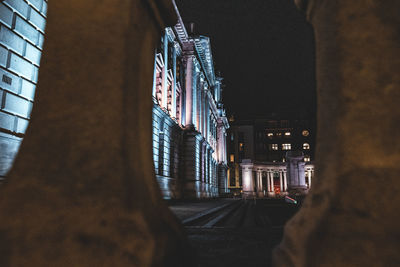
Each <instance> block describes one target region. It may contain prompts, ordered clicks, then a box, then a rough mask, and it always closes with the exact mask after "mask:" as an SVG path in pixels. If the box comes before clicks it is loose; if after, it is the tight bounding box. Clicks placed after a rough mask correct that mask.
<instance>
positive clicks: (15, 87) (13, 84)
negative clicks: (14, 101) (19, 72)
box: [0, 68, 22, 94]
mask: <svg viewBox="0 0 400 267" xmlns="http://www.w3.org/2000/svg"><path fill="white" fill-rule="evenodd" d="M21 82H22V79H21V78H20V77H18V76H16V75H14V74H12V73H10V72H8V71H6V70H4V69H1V68H0V87H1V88H3V89H6V90H7V91H10V92H13V93H15V94H18V93H19V89H20V88H21Z"/></svg>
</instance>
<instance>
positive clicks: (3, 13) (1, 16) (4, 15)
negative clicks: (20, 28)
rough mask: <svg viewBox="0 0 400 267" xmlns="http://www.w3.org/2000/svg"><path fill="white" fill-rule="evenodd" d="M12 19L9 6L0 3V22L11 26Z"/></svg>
mask: <svg viewBox="0 0 400 267" xmlns="http://www.w3.org/2000/svg"><path fill="white" fill-rule="evenodd" d="M12 19H13V12H12V10H11V9H10V8H8V7H7V6H5V5H4V4H3V3H0V22H2V23H4V24H5V25H7V26H8V27H10V28H11V26H12Z"/></svg>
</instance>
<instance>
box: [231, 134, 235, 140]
mask: <svg viewBox="0 0 400 267" xmlns="http://www.w3.org/2000/svg"><path fill="white" fill-rule="evenodd" d="M234 139H235V136H234V135H233V133H232V134H231V141H233V140H234Z"/></svg>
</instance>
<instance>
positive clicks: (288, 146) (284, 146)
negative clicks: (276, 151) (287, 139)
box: [282, 144, 292, 150]
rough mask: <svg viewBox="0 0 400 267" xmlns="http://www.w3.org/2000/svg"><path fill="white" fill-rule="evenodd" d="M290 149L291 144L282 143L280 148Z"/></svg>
mask: <svg viewBox="0 0 400 267" xmlns="http://www.w3.org/2000/svg"><path fill="white" fill-rule="evenodd" d="M290 149H292V145H291V144H282V150H290Z"/></svg>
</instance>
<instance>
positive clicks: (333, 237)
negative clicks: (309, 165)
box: [274, 0, 400, 266]
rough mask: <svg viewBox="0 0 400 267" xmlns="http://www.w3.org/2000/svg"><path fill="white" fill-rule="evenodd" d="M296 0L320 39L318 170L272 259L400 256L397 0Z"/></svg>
mask: <svg viewBox="0 0 400 267" xmlns="http://www.w3.org/2000/svg"><path fill="white" fill-rule="evenodd" d="M296 2H298V4H300V5H301V6H302V7H304V8H305V10H304V13H305V14H306V15H307V19H308V20H309V21H310V22H311V24H312V25H313V27H314V33H315V39H316V40H315V44H316V66H317V72H316V74H317V76H316V79H317V85H318V88H317V90H318V93H317V95H318V129H317V133H318V137H317V140H318V144H317V147H316V166H315V168H316V170H317V171H318V172H317V173H316V175H317V176H318V179H315V180H313V185H312V190H310V194H309V195H308V196H307V198H306V199H305V202H304V203H303V205H302V208H301V209H300V210H299V212H298V213H297V214H296V215H295V216H294V217H293V218H292V219H291V220H290V221H289V222H288V223H287V224H286V226H285V234H284V237H283V241H282V243H281V244H280V245H279V247H278V248H277V249H276V250H275V253H274V262H275V266H292V265H293V264H294V263H295V265H296V266H343V265H346V266H371V265H381V266H395V265H398V263H399V262H400V253H399V249H398V248H399V246H400V243H399V240H398V238H393V237H398V236H399V232H400V231H399V223H398V221H399V215H398V211H399V210H400V194H399V192H400V179H399V177H400V167H399V162H400V154H399V151H400V146H399V142H398V140H400V131H399V123H398V122H399V121H400V109H399V99H400V95H399V92H400V76H399V66H400V57H399V56H398V55H400V46H399V25H400V21H399V15H398V10H400V1H377V0H371V1H362V0H355V1H348V0H336V1H323V0H309V1H300V0H296ZM307 2H308V6H307V5H306V4H307ZM394 140H396V141H394ZM355 145H356V147H355V148H354V149H353V146H355ZM382 184H383V185H382ZM311 218H312V219H311ZM304 222H307V223H304ZM321 233H323V234H321Z"/></svg>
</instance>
